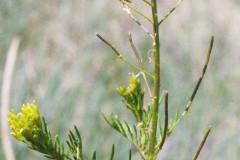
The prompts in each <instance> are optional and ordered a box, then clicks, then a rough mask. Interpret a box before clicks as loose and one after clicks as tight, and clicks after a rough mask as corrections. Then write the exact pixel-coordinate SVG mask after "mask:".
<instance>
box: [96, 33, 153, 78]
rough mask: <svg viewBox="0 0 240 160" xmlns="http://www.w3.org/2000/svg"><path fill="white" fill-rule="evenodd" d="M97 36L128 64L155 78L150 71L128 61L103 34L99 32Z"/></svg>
mask: <svg viewBox="0 0 240 160" xmlns="http://www.w3.org/2000/svg"><path fill="white" fill-rule="evenodd" d="M96 35H97V37H98V38H99V39H101V40H102V41H103V42H104V43H105V44H106V45H108V46H109V47H110V48H111V49H112V50H113V51H114V52H115V53H116V54H117V56H118V58H120V59H121V60H122V61H124V62H125V63H127V64H128V65H130V66H131V67H133V68H135V69H137V70H139V71H141V72H143V73H145V74H146V75H148V76H149V77H151V78H153V79H154V76H153V75H152V74H150V73H148V72H147V71H145V70H143V69H141V68H139V67H138V66H136V65H134V64H132V63H130V62H129V61H127V60H126V59H125V58H123V56H122V55H121V54H120V53H119V51H118V50H117V49H116V47H115V46H114V45H112V44H111V43H110V42H108V41H107V40H106V39H104V38H103V37H102V36H101V35H99V34H98V33H96Z"/></svg>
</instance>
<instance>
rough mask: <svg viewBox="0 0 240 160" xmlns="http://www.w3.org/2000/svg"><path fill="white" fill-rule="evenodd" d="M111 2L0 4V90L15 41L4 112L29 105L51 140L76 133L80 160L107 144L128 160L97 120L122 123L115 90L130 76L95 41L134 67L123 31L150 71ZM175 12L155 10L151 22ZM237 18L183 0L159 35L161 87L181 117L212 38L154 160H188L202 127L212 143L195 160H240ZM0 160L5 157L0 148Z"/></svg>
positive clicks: (238, 10) (22, 155)
mask: <svg viewBox="0 0 240 160" xmlns="http://www.w3.org/2000/svg"><path fill="white" fill-rule="evenodd" d="M116 2H117V0H116V1H110V0H101V1H93V0H81V1H76V0H72V1H61V0H60V1H57V0H51V1H46V0H43V1H39V2H36V1H33V0H27V1H17V0H10V1H5V0H3V1H0V56H1V58H0V82H2V72H3V68H4V64H5V59H6V52H7V49H8V47H9V45H10V42H11V39H12V38H13V37H14V36H16V35H19V36H20V37H21V46H20V50H19V54H18V57H17V64H16V67H15V72H14V77H13V78H14V79H13V82H12V90H11V93H12V94H11V108H13V109H14V110H16V111H19V110H20V107H21V106H22V104H23V103H26V102H31V101H33V100H35V101H36V103H37V104H38V105H39V106H40V112H41V113H42V115H44V117H45V118H46V120H47V121H48V124H49V127H50V128H51V130H52V131H54V132H55V133H60V138H61V136H63V137H65V136H66V135H67V132H68V130H69V129H71V128H73V125H74V124H76V126H77V127H78V128H79V130H80V132H81V134H82V138H83V144H84V146H85V147H86V149H85V151H86V150H87V149H88V150H91V149H92V150H93V149H96V150H97V153H98V158H99V159H106V157H109V154H110V152H111V148H109V146H111V144H112V143H115V144H118V145H117V146H116V150H118V153H117V154H118V155H119V157H123V159H126V157H127V153H128V149H127V148H129V147H130V145H129V144H128V142H127V141H126V140H122V137H121V136H120V135H118V134H117V132H115V131H113V130H112V129H111V128H110V127H109V126H108V125H107V124H106V123H105V121H104V120H103V118H102V117H101V114H100V113H101V112H104V113H106V114H108V113H110V112H114V113H117V114H118V115H122V116H123V117H124V116H128V113H127V110H126V109H124V107H123V105H124V104H123V103H121V98H120V97H119V96H118V95H117V92H116V90H115V88H117V87H118V86H122V85H124V84H127V80H128V77H129V76H128V73H129V72H135V73H136V71H134V70H132V69H131V68H129V67H128V66H126V65H125V64H124V63H122V62H121V61H120V60H119V59H118V58H117V57H116V56H115V54H114V53H112V51H111V50H110V49H109V48H108V47H106V46H104V45H103V44H102V43H101V42H100V41H99V40H98V39H97V38H96V37H95V32H97V31H98V32H100V33H102V34H103V35H104V36H105V37H108V39H110V40H111V41H112V42H114V43H115V45H116V46H117V47H118V48H119V50H121V51H122V52H123V53H125V55H124V56H125V57H129V58H130V59H132V61H133V62H135V61H136V60H135V58H134V55H133V53H132V51H131V48H130V45H129V44H128V40H127V33H128V31H129V30H130V31H131V32H132V35H133V40H134V41H135V43H136V46H137V47H138V49H139V51H140V53H141V56H142V59H143V62H144V66H145V68H146V69H147V68H149V69H150V68H151V67H152V64H151V63H149V56H150V57H151V54H150V55H148V54H147V53H148V50H149V49H150V48H148V46H149V45H148V44H149V39H148V37H147V36H146V35H145V34H146V33H144V32H142V30H141V29H139V27H138V26H137V25H136V24H135V23H134V22H132V20H131V19H130V18H129V17H128V16H127V15H126V14H125V12H123V11H121V10H119V8H120V7H121V4H120V3H116ZM175 2H176V1H175V0H172V1H167V0H163V1H159V6H160V9H159V12H160V16H163V15H164V14H165V13H166V12H168V11H169V9H171V8H172V7H173V5H174V4H175ZM138 5H139V6H138V7H141V6H140V4H138ZM142 9H143V10H145V11H146V12H147V13H148V12H149V13H150V11H148V10H147V8H142ZM239 14H240V6H239V2H238V1H236V0H232V1H229V0H223V1H222V2H221V3H219V1H218V0H212V1H207V0H203V1H190V0H188V1H185V2H184V3H183V4H182V6H180V7H179V8H178V10H176V12H175V13H174V14H173V15H172V16H170V17H169V19H168V21H166V22H165V23H164V24H163V25H162V27H161V28H160V31H161V56H162V57H161V63H162V68H161V69H162V71H161V72H162V77H161V78H162V79H161V82H162V89H166V90H168V91H169V110H170V114H171V115H173V113H175V111H176V109H179V110H183V109H184V106H185V103H186V102H187V100H188V98H189V96H190V94H191V91H192V88H193V87H194V85H195V83H196V81H197V79H198V76H199V73H200V72H201V67H202V65H203V62H204V57H205V54H206V52H207V49H208V43H209V38H210V36H209V35H211V34H214V35H215V45H214V49H213V53H212V59H211V61H210V64H209V68H208V71H207V73H206V76H205V79H204V80H203V84H202V87H201V88H200V90H199V93H198V94H197V97H196V100H195V102H194V103H193V106H192V108H191V110H190V112H189V115H188V116H187V120H183V122H182V123H181V124H180V126H179V127H177V129H176V130H175V131H174V132H173V135H172V136H171V137H170V139H169V140H168V141H167V143H166V146H165V147H164V148H163V151H162V153H161V155H160V157H159V159H166V160H172V159H175V158H176V157H178V159H179V160H184V159H190V158H191V157H192V155H193V154H194V152H195V151H196V149H197V146H198V144H199V142H200V140H201V138H202V134H203V133H204V131H205V128H206V126H207V125H208V124H211V125H212V133H211V135H210V136H209V138H208V140H207V143H206V145H205V147H204V149H203V152H202V153H201V154H200V157H199V158H200V159H209V160H212V159H231V160H237V159H239V158H240V153H239V152H238V150H239V148H240V136H239V134H240V127H239V120H240V118H239V117H240V109H239V104H240V91H239V89H238V86H239V80H240V74H239V67H238V66H239V59H240V54H239V50H240V43H238V42H239V37H240V30H239V24H240V19H239ZM140 20H141V18H140ZM143 23H144V21H143ZM135 63H137V62H135ZM173 97H174V98H173ZM161 109H163V108H161ZM1 138H4V137H1ZM13 142H14V150H15V153H16V155H17V159H18V160H24V159H31V160H34V159H43V158H42V155H41V154H38V153H36V152H33V151H31V150H29V149H27V148H26V147H22V146H23V145H22V144H21V143H17V142H16V141H15V140H14V141H13ZM169 151H170V152H171V154H169ZM87 154H89V155H90V154H91V153H87ZM133 154H134V153H133ZM0 157H4V153H3V151H2V148H1V146H0Z"/></svg>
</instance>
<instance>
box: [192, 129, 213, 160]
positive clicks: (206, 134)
mask: <svg viewBox="0 0 240 160" xmlns="http://www.w3.org/2000/svg"><path fill="white" fill-rule="evenodd" d="M210 131H211V126H209V127H208V129H207V131H206V133H205V135H204V137H203V140H202V141H201V144H200V146H199V147H198V150H197V152H196V154H195V156H194V158H193V160H197V158H198V156H199V154H200V152H201V150H202V148H203V146H204V144H205V142H206V140H207V137H208V135H209V133H210Z"/></svg>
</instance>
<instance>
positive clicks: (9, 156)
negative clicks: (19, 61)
mask: <svg viewBox="0 0 240 160" xmlns="http://www.w3.org/2000/svg"><path fill="white" fill-rule="evenodd" d="M19 43H20V38H19V37H15V38H14V39H13V40H12V42H11V45H10V48H9V50H8V57H7V61H6V64H5V69H4V73H3V82H2V93H1V97H2V98H1V134H2V143H3V149H4V153H5V157H6V160H14V159H15V156H14V152H13V148H12V145H11V137H10V134H9V127H8V112H9V97H10V88H11V79H12V74H13V69H14V64H15V60H16V56H17V51H18V46H19Z"/></svg>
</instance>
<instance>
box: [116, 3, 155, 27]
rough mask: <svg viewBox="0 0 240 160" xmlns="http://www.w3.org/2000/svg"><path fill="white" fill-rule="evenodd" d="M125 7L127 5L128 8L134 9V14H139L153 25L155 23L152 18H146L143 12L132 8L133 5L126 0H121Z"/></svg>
mask: <svg viewBox="0 0 240 160" xmlns="http://www.w3.org/2000/svg"><path fill="white" fill-rule="evenodd" d="M120 1H121V2H122V3H123V5H126V6H127V7H128V8H130V9H132V10H133V11H134V12H136V13H137V14H139V15H140V16H142V17H143V18H145V19H146V20H147V21H148V22H150V23H151V24H152V23H153V22H152V20H151V19H150V18H148V17H147V16H145V15H144V14H143V13H142V12H140V11H139V10H137V9H136V8H134V7H132V6H131V5H129V4H128V3H127V2H126V1H124V0H120Z"/></svg>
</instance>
